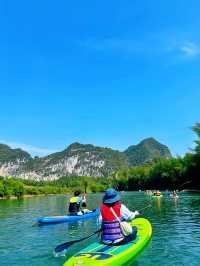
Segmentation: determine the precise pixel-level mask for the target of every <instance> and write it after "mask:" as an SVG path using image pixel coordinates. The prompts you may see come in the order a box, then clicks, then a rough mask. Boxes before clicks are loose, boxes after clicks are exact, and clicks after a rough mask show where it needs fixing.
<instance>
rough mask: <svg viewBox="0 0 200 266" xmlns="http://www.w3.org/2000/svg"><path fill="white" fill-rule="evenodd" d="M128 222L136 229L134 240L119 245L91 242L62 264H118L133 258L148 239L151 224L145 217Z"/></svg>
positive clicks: (100, 265) (99, 265)
mask: <svg viewBox="0 0 200 266" xmlns="http://www.w3.org/2000/svg"><path fill="white" fill-rule="evenodd" d="M130 223H131V225H132V226H136V227H137V230H138V231H137V236H136V238H135V239H134V240H132V241H130V242H128V243H127V244H124V245H119V246H116V245H115V246H114V245H105V244H103V243H100V242H96V243H93V244H91V245H89V246H88V247H86V248H84V249H82V250H81V251H79V252H78V253H76V254H75V255H74V256H73V257H71V258H70V259H69V260H67V261H66V262H65V263H64V265H63V266H76V265H85V266H87V265H88V266H89V265H92V266H103V265H110V266H116V265H118V266H120V265H126V263H127V262H129V261H132V260H134V259H135V258H136V256H137V255H138V254H139V253H140V252H141V251H142V250H143V249H144V248H145V246H146V245H147V244H148V242H149V241H150V239H151V236H152V226H151V224H150V222H149V221H148V220H147V219H145V218H136V219H134V220H133V221H132V222H130Z"/></svg>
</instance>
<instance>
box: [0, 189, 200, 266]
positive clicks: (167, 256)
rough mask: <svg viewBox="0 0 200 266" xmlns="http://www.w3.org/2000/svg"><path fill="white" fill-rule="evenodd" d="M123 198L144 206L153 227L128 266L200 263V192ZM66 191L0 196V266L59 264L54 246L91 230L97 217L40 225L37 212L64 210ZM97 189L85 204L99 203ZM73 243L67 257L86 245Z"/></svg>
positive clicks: (126, 195) (130, 204)
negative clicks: (9, 197) (17, 197)
mask: <svg viewBox="0 0 200 266" xmlns="http://www.w3.org/2000/svg"><path fill="white" fill-rule="evenodd" d="M121 196H122V201H123V202H124V203H125V204H126V205H127V206H128V207H129V208H130V209H132V210H135V209H137V210H139V209H142V208H144V207H145V206H147V205H148V204H149V203H150V202H151V204H152V207H151V208H149V209H146V210H144V211H143V214H144V215H145V217H147V218H148V219H149V220H150V222H151V223H152V226H153V237H152V240H151V242H150V243H149V245H148V246H147V248H146V249H145V250H144V251H143V252H142V254H141V255H140V256H138V257H137V259H136V260H135V261H134V262H132V263H130V264H129V266H130V265H132V266H150V265H152V266H153V265H154V266H155V265H158V266H160V265H162V266H168V265H170V266H172V265H173V266H176V265H177V266H179V265H184V266H186V265H187V266H190V265H194V266H199V265H200V194H189V193H181V194H180V198H179V199H178V200H174V199H171V198H169V196H168V193H165V194H164V197H163V198H162V199H161V200H157V199H155V200H151V199H150V198H149V197H148V196H146V195H145V194H144V193H143V192H127V193H122V194H121ZM68 198H69V197H68V196H45V197H33V198H28V199H24V200H1V201H0V265H17V266H19V265H23V266H30V265H31V266H58V265H62V264H63V263H64V261H65V260H66V258H65V257H58V258H55V257H54V256H53V249H54V248H55V247H56V246H57V245H58V244H61V243H63V242H66V241H69V240H74V239H78V238H81V237H84V236H87V235H89V234H91V233H92V232H94V231H95V230H96V229H97V228H98V225H97V221H96V219H92V220H87V221H84V222H83V221H82V222H76V223H71V224H67V223H64V224H56V225H46V226H38V225H37V224H36V219H37V218H38V217H41V216H48V215H62V214H64V213H65V211H66V203H67V200H68ZM101 199H102V195H101V194H91V195H88V206H89V207H90V208H95V207H97V206H98V205H99V204H100V202H101ZM95 240H97V237H93V238H92V239H90V240H87V241H85V242H81V243H80V244H76V245H73V246H72V247H71V248H70V249H69V250H68V252H67V255H66V256H67V257H69V256H71V255H73V254H74V253H75V252H77V251H78V250H80V249H81V248H83V247H86V246H87V245H88V244H90V243H92V242H94V241H95Z"/></svg>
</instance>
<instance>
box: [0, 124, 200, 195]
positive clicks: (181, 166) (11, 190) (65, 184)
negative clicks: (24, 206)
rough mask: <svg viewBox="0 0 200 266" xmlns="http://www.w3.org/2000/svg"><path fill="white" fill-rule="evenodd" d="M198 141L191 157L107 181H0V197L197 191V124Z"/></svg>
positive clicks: (199, 183) (199, 177)
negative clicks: (111, 189) (112, 191)
mask: <svg viewBox="0 0 200 266" xmlns="http://www.w3.org/2000/svg"><path fill="white" fill-rule="evenodd" d="M193 131H194V132H195V133H196V134H197V136H198V139H197V140H196V141H195V143H196V147H195V149H194V150H193V151H192V152H191V153H187V154H186V155H185V156H183V157H176V158H171V159H157V160H155V161H153V162H151V163H148V164H145V165H141V166H136V167H130V168H128V167H127V168H123V169H120V170H119V171H117V172H115V173H113V174H112V176H111V177H107V178H106V177H105V178H102V177H101V178H93V177H75V176H66V177H62V178H60V179H58V180H55V181H48V182H47V181H40V182H37V181H33V180H20V179H16V178H12V177H7V178H3V177H2V178H0V197H1V198H5V197H6V198H9V197H11V196H16V197H22V196H23V195H40V194H62V193H72V192H74V191H75V190H80V191H82V192H102V191H104V190H105V189H106V188H107V187H110V186H113V187H115V188H116V189H117V190H120V191H132V190H139V189H141V190H145V189H160V190H164V189H179V190H181V189H184V188H191V189H200V123H197V124H196V125H195V126H194V127H193Z"/></svg>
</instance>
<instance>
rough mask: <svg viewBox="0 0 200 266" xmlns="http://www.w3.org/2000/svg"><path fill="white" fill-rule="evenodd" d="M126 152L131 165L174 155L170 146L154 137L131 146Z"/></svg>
mask: <svg viewBox="0 0 200 266" xmlns="http://www.w3.org/2000/svg"><path fill="white" fill-rule="evenodd" d="M124 154H125V155H126V156H127V160H128V164H129V165H130V166H136V165H141V164H145V163H148V162H151V161H152V160H154V159H156V158H159V157H163V158H166V159H168V158H171V157H172V156H171V153H170V150H169V148H168V147H167V146H165V145H163V144H161V143H160V142H158V141H157V140H155V139H154V138H147V139H145V140H143V141H141V142H140V143H139V144H138V145H132V146H130V147H129V148H128V149H127V150H125V151H124Z"/></svg>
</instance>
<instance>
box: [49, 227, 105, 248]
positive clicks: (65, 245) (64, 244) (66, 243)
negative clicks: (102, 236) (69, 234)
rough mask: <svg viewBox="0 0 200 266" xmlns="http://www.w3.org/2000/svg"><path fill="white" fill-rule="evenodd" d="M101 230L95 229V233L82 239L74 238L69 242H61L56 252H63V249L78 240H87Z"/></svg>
mask: <svg viewBox="0 0 200 266" xmlns="http://www.w3.org/2000/svg"><path fill="white" fill-rule="evenodd" d="M99 232H101V229H99V230H97V231H95V232H94V233H93V234H91V235H89V236H86V237H83V238H81V239H78V240H72V241H68V242H65V243H63V244H60V245H58V246H57V247H56V248H55V250H54V251H55V253H58V252H62V251H63V250H65V249H67V248H69V247H70V246H71V245H73V244H75V243H78V242H81V241H83V240H86V239H88V238H90V237H92V236H94V235H96V234H97V233H99Z"/></svg>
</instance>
